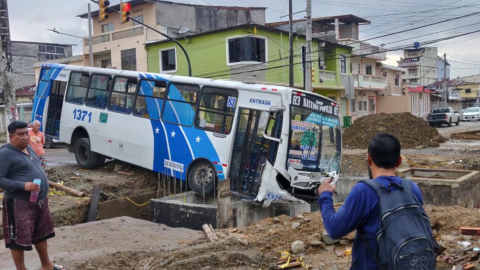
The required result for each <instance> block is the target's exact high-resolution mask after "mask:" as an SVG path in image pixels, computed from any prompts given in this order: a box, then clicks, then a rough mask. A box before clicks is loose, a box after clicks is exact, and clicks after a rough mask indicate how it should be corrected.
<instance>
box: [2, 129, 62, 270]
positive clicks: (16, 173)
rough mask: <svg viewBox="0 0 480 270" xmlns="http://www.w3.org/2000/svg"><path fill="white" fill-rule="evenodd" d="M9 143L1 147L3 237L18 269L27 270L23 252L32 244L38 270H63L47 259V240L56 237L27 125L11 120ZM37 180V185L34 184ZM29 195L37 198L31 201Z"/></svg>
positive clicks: (43, 177) (43, 176) (45, 184)
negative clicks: (34, 195) (36, 254)
mask: <svg viewBox="0 0 480 270" xmlns="http://www.w3.org/2000/svg"><path fill="white" fill-rule="evenodd" d="M8 133H9V138H10V143H8V144H5V145H4V146H2V147H1V148H0V161H1V162H0V188H2V189H3V190H4V191H5V194H4V199H3V212H2V218H3V234H4V237H5V246H6V248H9V249H10V251H11V254H12V258H13V261H14V263H15V266H16V268H17V270H26V268H25V262H24V252H25V251H26V250H27V251H30V250H32V245H35V249H36V250H37V253H38V255H39V257H40V261H41V264H42V266H41V270H62V269H64V268H63V267H62V266H57V265H54V264H53V263H52V262H51V261H50V258H49V256H48V251H47V239H49V238H52V237H54V236H55V232H54V230H53V222H52V217H51V215H50V210H49V208H48V199H47V194H48V190H49V187H48V179H47V175H46V174H45V172H44V170H43V168H42V165H41V163H40V160H39V158H38V156H37V155H36V154H35V152H34V151H33V149H32V148H31V147H30V146H29V134H28V126H27V124H26V123H24V122H20V121H14V122H12V123H11V124H10V125H8ZM35 179H39V180H40V185H37V184H35V183H33V181H34V180H35ZM32 192H38V199H37V200H36V201H34V202H31V201H30V195H31V193H32Z"/></svg>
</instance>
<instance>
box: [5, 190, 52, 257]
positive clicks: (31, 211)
mask: <svg viewBox="0 0 480 270" xmlns="http://www.w3.org/2000/svg"><path fill="white" fill-rule="evenodd" d="M3 235H4V237H5V246H6V247H7V248H10V249H15V250H32V245H35V244H38V243H40V242H42V241H45V240H47V239H49V238H52V237H54V236H55V232H54V231H53V222H52V216H51V215H50V209H49V208H48V198H45V199H43V200H42V201H38V202H36V203H32V202H30V201H25V200H18V199H11V198H4V199H3Z"/></svg>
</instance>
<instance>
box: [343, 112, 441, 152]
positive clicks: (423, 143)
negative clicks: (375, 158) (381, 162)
mask: <svg viewBox="0 0 480 270" xmlns="http://www.w3.org/2000/svg"><path fill="white" fill-rule="evenodd" d="M379 133H390V134H393V135H395V136H396V137H397V138H398V139H399V140H400V143H401V144H402V148H404V149H406V148H424V147H438V146H440V145H439V144H440V143H443V142H445V141H446V139H445V138H443V137H442V136H441V135H440V134H439V133H438V131H437V129H435V128H433V127H431V126H429V125H428V123H427V122H426V121H425V120H423V119H422V118H419V117H416V116H414V115H412V114H411V113H392V114H387V113H380V114H373V115H367V116H363V117H360V118H358V119H356V120H355V122H354V123H353V124H352V126H351V127H349V128H347V129H345V132H344V134H343V146H344V147H346V148H352V149H365V148H367V147H368V144H369V143H370V141H371V140H372V138H373V137H374V136H375V135H377V134H379Z"/></svg>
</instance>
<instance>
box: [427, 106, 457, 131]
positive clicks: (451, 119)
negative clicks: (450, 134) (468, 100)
mask: <svg viewBox="0 0 480 270" xmlns="http://www.w3.org/2000/svg"><path fill="white" fill-rule="evenodd" d="M427 122H428V124H429V125H430V126H432V127H434V126H441V125H443V124H446V125H448V126H449V127H451V126H452V123H455V124H456V125H457V126H458V125H460V116H459V115H458V112H457V111H454V110H453V109H452V108H451V107H445V108H435V109H432V110H431V111H430V113H429V114H428V116H427Z"/></svg>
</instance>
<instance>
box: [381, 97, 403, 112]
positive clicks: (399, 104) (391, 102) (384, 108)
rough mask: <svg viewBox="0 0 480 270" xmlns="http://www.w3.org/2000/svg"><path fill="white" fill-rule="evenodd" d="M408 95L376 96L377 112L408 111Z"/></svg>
mask: <svg viewBox="0 0 480 270" xmlns="http://www.w3.org/2000/svg"><path fill="white" fill-rule="evenodd" d="M409 104H410V102H409V98H408V96H406V95H405V96H385V97H378V104H377V113H400V112H410V106H409Z"/></svg>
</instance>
